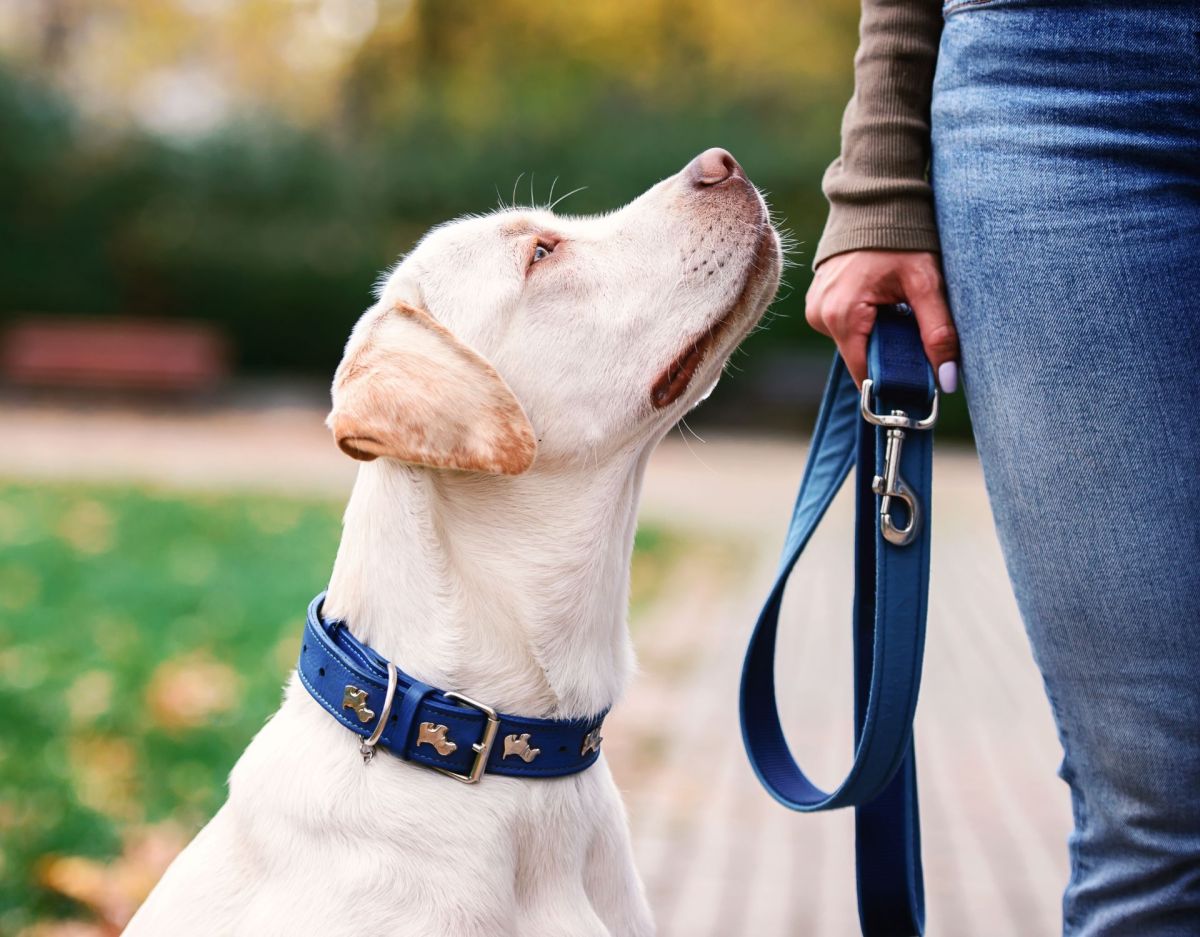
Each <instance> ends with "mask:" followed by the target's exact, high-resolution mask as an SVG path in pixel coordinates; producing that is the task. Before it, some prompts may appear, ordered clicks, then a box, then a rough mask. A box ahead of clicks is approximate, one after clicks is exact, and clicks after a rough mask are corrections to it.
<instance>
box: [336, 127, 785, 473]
mask: <svg viewBox="0 0 1200 937" xmlns="http://www.w3.org/2000/svg"><path fill="white" fill-rule="evenodd" d="M780 265H781V258H780V250H779V239H778V236H777V235H776V233H775V231H774V229H773V228H772V227H771V224H770V221H769V218H768V214H767V207H766V204H765V203H764V201H763V199H762V197H761V196H760V195H759V193H758V191H757V190H756V189H755V188H754V186H753V185H751V183H750V182H749V181H748V180H747V178H746V176H745V174H744V173H743V172H742V169H741V167H740V166H739V165H738V164H737V162H736V161H734V159H733V157H732V156H730V155H729V154H728V153H726V152H725V151H724V150H718V149H714V150H708V151H707V152H705V153H702V154H701V155H700V156H698V157H696V158H695V159H694V160H692V161H691V162H690V163H689V164H688V165H687V166H686V167H684V169H683V170H682V171H681V172H679V173H677V174H676V175H674V176H671V177H670V178H669V179H665V180H663V181H662V182H660V183H659V184H658V185H656V186H654V187H653V188H652V189H650V190H649V191H648V192H646V193H645V194H644V195H642V196H641V197H639V198H638V199H636V200H635V201H633V202H631V203H630V204H629V205H627V206H625V207H624V208H622V209H621V210H619V211H616V212H612V213H610V214H607V215H599V216H595V217H586V218H585V217H560V216H557V215H555V214H553V213H552V212H550V211H548V210H542V209H512V210H504V211H498V212H495V213H493V214H490V215H485V216H482V217H468V218H463V219H459V220H457V221H453V222H450V223H449V224H445V225H442V226H441V227H438V228H435V229H434V230H432V231H431V232H429V234H427V235H426V236H425V238H424V239H423V240H422V241H421V242H420V243H419V244H418V245H417V247H416V248H415V249H414V250H413V251H412V252H411V253H410V254H409V255H408V256H407V257H405V258H404V260H403V261H402V262H401V263H400V264H399V265H398V266H397V267H396V268H395V270H393V271H392V273H391V275H390V276H389V277H388V278H387V280H386V283H385V284H384V285H383V287H382V290H381V292H380V298H379V302H378V303H376V305H375V306H374V307H372V308H371V309H370V310H368V311H367V313H366V314H365V315H363V317H362V318H361V319H360V320H359V322H358V324H357V325H356V326H355V328H354V331H353V333H352V334H351V336H350V341H349V342H348V344H347V346H346V353H345V357H344V358H343V359H342V363H341V365H340V366H339V367H338V370H337V374H336V375H335V377H334V383H333V410H332V412H331V413H330V415H329V420H328V423H329V426H330V428H331V429H332V430H333V433H334V436H335V437H336V439H337V442H338V445H339V446H341V448H342V449H343V450H344V451H345V452H347V453H348V454H349V455H352V456H354V457H355V458H357V459H364V460H370V459H374V458H376V457H379V456H386V457H390V458H394V459H398V460H401V461H404V462H411V463H416V464H420V465H426V466H432V467H436V468H450V469H462V470H468V471H479V472H489V473H496V474H506V475H514V474H519V473H521V472H524V471H525V470H526V469H528V468H529V467H530V466H531V465H532V464H533V461H534V457H535V455H536V456H537V458H538V460H539V464H543V463H545V464H562V463H563V462H570V461H578V462H585V461H586V462H589V463H590V462H593V461H595V460H596V459H597V458H600V457H602V456H603V455H605V454H607V453H608V452H612V451H617V450H618V449H620V448H623V447H628V446H630V445H634V444H637V443H639V442H641V441H644V440H646V439H650V438H653V436H654V435H655V433H656V432H661V431H663V430H664V429H665V428H666V427H668V426H670V425H671V424H673V423H674V422H675V421H676V420H678V419H679V417H680V416H681V415H682V414H683V413H684V412H686V410H687V409H688V408H690V407H691V406H693V405H694V404H695V403H696V402H697V401H698V400H699V399H701V397H702V396H703V395H705V393H706V392H707V391H709V390H711V389H712V386H713V385H714V384H715V383H716V381H717V379H718V377H719V376H720V374H721V369H722V367H723V366H724V363H725V361H726V359H727V358H728V357H729V355H730V353H731V352H732V351H733V349H734V348H735V347H736V345H737V344H738V342H740V341H741V340H742V338H744V337H745V335H746V334H747V332H749V330H750V329H751V328H752V327H753V325H754V324H755V323H756V322H757V321H758V319H759V318H760V317H761V315H762V313H763V311H764V310H765V308H766V306H767V305H768V303H769V302H770V301H771V298H772V297H773V296H774V294H775V289H776V287H777V285H778V281H779V271H780Z"/></svg>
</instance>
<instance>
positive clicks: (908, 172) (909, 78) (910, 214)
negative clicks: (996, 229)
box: [814, 0, 942, 266]
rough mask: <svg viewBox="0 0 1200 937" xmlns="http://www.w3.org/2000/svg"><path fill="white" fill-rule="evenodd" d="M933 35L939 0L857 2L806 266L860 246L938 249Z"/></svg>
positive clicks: (937, 26)
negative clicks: (845, 82)
mask: <svg viewBox="0 0 1200 937" xmlns="http://www.w3.org/2000/svg"><path fill="white" fill-rule="evenodd" d="M941 30H942V12H941V2H940V0H863V8H862V21H861V25H860V29H859V32H860V42H859V49H858V53H857V54H856V55H855V57H854V96H853V97H852V98H851V99H850V103H849V104H848V105H847V107H846V112H845V116H844V117H843V119H842V150H841V155H840V156H839V157H838V158H837V159H836V160H835V161H834V162H833V164H832V165H831V166H830V167H829V169H828V170H827V171H826V173H825V178H824V181H823V183H822V188H823V190H824V192H825V196H826V197H827V198H828V199H829V205H830V212H829V220H828V222H827V223H826V226H825V233H824V234H823V235H822V237H821V241H820V243H819V244H818V246H817V252H816V256H815V258H814V266H815V265H817V264H820V263H821V262H822V261H823V260H826V259H827V258H829V257H831V256H833V255H834V254H840V253H844V252H846V251H851V250H861V249H865V248H874V249H893V250H921V251H936V250H938V247H939V245H938V236H937V225H936V224H935V222H934V214H933V196H932V191H931V189H930V186H929V182H928V178H927V175H928V174H927V169H928V165H929V102H930V98H931V96H932V89H933V73H934V67H935V65H936V62H937V47H938V41H939V39H940V37H941Z"/></svg>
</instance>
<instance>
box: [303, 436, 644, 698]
mask: <svg viewBox="0 0 1200 937" xmlns="http://www.w3.org/2000/svg"><path fill="white" fill-rule="evenodd" d="M651 448H652V447H649V446H648V447H646V448H645V449H644V450H642V451H639V452H627V453H625V454H623V455H621V456H618V457H614V458H612V459H610V460H608V461H607V462H603V463H601V464H600V465H589V466H588V467H587V469H586V470H584V469H583V468H580V469H578V470H554V471H546V470H539V469H538V467H537V466H535V467H534V468H533V469H532V470H531V471H530V472H528V473H527V474H525V475H522V476H519V477H516V478H501V477H493V476H479V475H468V474H463V473H453V472H439V471H435V470H429V469H422V468H415V467H412V466H406V465H402V464H399V463H396V462H393V461H391V460H387V459H380V460H379V461H377V462H372V463H369V464H367V465H364V466H363V467H362V468H361V469H360V470H359V475H358V481H357V482H356V484H355V486H354V493H353V495H352V496H351V499H350V504H349V506H348V507H347V509H346V515H345V523H344V531H343V535H342V542H341V546H340V548H339V550H338V556H337V560H336V562H335V563H334V568H333V574H332V576H331V578H330V584H329V597H328V599H327V600H326V614H327V615H329V616H332V617H336V618H341V619H344V620H345V621H347V622H348V623H349V625H350V628H351V630H352V631H353V632H354V634H355V635H356V636H357V637H359V638H360V639H361V640H363V641H364V642H366V643H367V644H369V645H370V646H372V647H373V648H375V649H376V650H377V651H378V652H379V653H380V654H383V655H384V656H385V657H387V658H388V659H390V660H392V661H394V662H395V664H396V665H397V667H399V668H400V669H401V670H403V671H405V672H407V673H408V674H410V675H412V676H414V677H416V678H418V679H420V680H423V681H424V682H426V683H430V684H432V685H434V686H437V687H440V688H442V689H447V690H457V691H459V692H461V693H464V694H466V695H467V696H471V697H473V698H475V699H478V700H480V701H481V702H484V703H487V704H488V705H491V706H493V707H495V708H496V709H499V710H501V711H506V712H510V713H514V714H518V715H526V716H539V717H556V718H568V717H580V716H588V715H592V714H595V713H597V712H599V711H601V710H603V709H605V708H607V707H609V706H611V705H612V703H613V702H614V700H615V699H616V697H617V696H618V695H619V693H620V691H621V689H622V687H623V685H624V683H625V680H626V678H627V677H628V675H629V672H630V670H631V669H632V663H633V654H632V649H631V645H630V642H629V635H628V629H627V626H626V613H627V607H628V596H629V568H630V560H631V555H632V551H633V539H634V532H635V527H636V510H637V501H638V495H639V493H640V489H641V481H642V474H643V470H644V468H645V463H646V460H647V457H648V455H649V452H650V449H651Z"/></svg>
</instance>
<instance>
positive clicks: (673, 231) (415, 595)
mask: <svg viewBox="0 0 1200 937" xmlns="http://www.w3.org/2000/svg"><path fill="white" fill-rule="evenodd" d="M539 236H541V237H548V238H550V239H557V240H558V244H557V246H556V247H555V249H554V252H553V253H552V254H551V255H550V256H549V257H547V258H546V259H544V260H541V261H539V262H537V263H535V264H532V265H531V264H530V263H529V258H530V256H531V254H532V250H533V245H534V244H535V243H536V241H537V239H538V237H539ZM779 264H780V259H779V249H778V240H777V237H776V234H775V232H774V231H773V230H772V229H771V227H770V225H769V223H768V220H767V214H766V207H765V205H764V203H763V202H762V200H761V198H760V197H759V196H758V193H757V192H756V191H755V190H754V189H753V187H751V186H750V185H749V183H747V182H745V180H744V179H740V178H735V179H732V180H730V181H729V182H727V183H725V184H722V185H719V186H703V187H702V186H699V185H697V184H696V183H695V182H694V181H693V178H692V177H691V176H690V175H689V173H688V171H687V170H686V169H685V170H684V171H683V172H681V173H679V174H677V175H675V176H672V177H671V178H669V179H666V180H664V181H663V182H661V183H659V184H658V185H656V186H655V187H654V188H652V189H651V190H650V191H649V192H647V193H645V194H644V195H643V196H641V197H640V198H638V199H637V200H635V201H634V202H632V203H631V204H629V205H628V206H626V207H625V208H623V209H621V210H620V211H617V212H614V213H611V214H608V215H604V216H599V217H591V218H570V217H556V216H555V215H553V214H551V213H550V212H549V211H544V210H523V209H521V210H518V209H513V210H504V211H500V212H497V213H495V214H491V215H487V216H484V217H471V218H466V219H462V220H459V221H455V222H452V223H450V224H447V225H444V226H441V227H439V228H436V229H435V230H433V231H432V232H430V233H429V234H428V235H427V236H426V237H425V238H424V239H423V240H422V241H421V243H420V244H419V245H418V246H417V247H416V248H415V249H414V250H413V251H412V253H410V254H409V255H408V256H407V257H406V258H405V259H404V260H403V261H402V262H401V263H400V264H399V265H398V266H397V267H396V268H395V269H394V271H393V272H392V273H391V275H390V276H389V277H388V278H387V280H386V282H385V283H384V285H383V286H382V289H381V292H380V297H379V302H378V303H377V305H376V306H375V307H373V309H372V310H370V311H368V313H367V314H366V316H364V322H366V321H367V320H368V319H369V318H372V317H374V318H376V319H377V318H379V317H381V316H384V315H387V314H388V313H387V310H388V309H390V308H392V307H393V306H394V305H395V304H396V303H405V304H408V305H410V306H412V307H416V308H417V309H419V310H425V311H427V312H428V313H429V314H430V315H431V316H432V317H433V319H435V320H436V321H437V322H438V323H440V324H441V325H442V326H444V327H445V329H447V330H448V334H449V335H451V336H453V337H454V338H455V339H457V340H458V341H460V342H461V343H462V344H463V345H465V346H467V347H468V348H470V349H473V350H474V351H475V352H477V353H478V355H479V356H481V357H482V359H484V360H485V361H486V362H490V364H491V365H492V366H494V368H495V372H497V373H498V374H499V375H500V376H501V377H502V378H503V382H506V384H507V386H508V387H510V388H511V390H512V394H513V395H515V397H516V399H517V401H519V403H520V408H521V409H523V411H524V414H525V415H527V417H528V421H529V424H530V425H531V426H532V428H533V432H534V435H535V436H536V439H537V451H536V458H535V459H534V461H533V465H532V467H530V468H529V469H528V470H527V471H524V472H523V473H521V474H516V475H498V474H488V473H485V472H463V471H449V470H444V469H437V468H430V467H427V466H421V465H415V464H411V463H405V462H400V461H397V460H396V459H394V458H387V457H384V458H379V459H378V460H377V461H371V462H367V463H365V464H364V465H363V466H362V468H361V469H360V471H359V476H358V481H357V483H356V484H355V487H354V492H353V495H352V497H351V500H350V504H349V507H348V508H347V510H346V515H345V529H344V534H343V538H342V542H341V546H340V549H339V550H338V555H337V560H336V562H335V565H334V569H333V574H332V577H331V580H330V584H329V598H328V600H327V605H326V610H327V612H328V613H329V614H331V615H333V616H336V617H340V618H344V619H346V620H347V621H348V622H349V623H350V625H351V627H352V629H353V630H354V632H355V634H356V635H357V636H358V637H359V638H361V639H362V640H363V641H365V642H367V643H369V644H370V645H371V646H373V647H374V648H376V649H377V650H378V651H379V652H380V653H382V654H384V655H386V656H387V657H388V658H390V659H392V660H394V661H396V662H397V664H398V665H399V666H400V668H401V669H402V670H405V671H407V672H408V673H410V674H412V675H414V676H416V677H418V678H419V679H421V680H423V681H426V682H428V683H431V684H433V685H435V686H439V687H442V688H445V689H454V690H459V691H461V692H463V693H466V694H467V695H469V696H472V697H474V698H476V699H480V700H484V701H486V702H487V703H489V704H491V705H493V706H495V707H496V708H497V709H500V710H502V711H506V712H510V713H514V714H519V715H528V716H541V717H578V716H586V715H591V714H594V713H596V712H598V711H600V710H603V709H605V708H607V707H609V706H611V705H612V704H613V703H614V701H615V700H616V699H617V698H618V697H619V695H620V693H621V690H622V688H623V686H624V685H625V683H626V681H627V680H628V678H629V676H630V672H631V670H632V668H633V654H632V650H631V645H630V641H629V636H628V632H627V628H626V608H627V604H628V603H627V599H628V578H629V563H630V556H631V552H632V548H633V535H634V529H635V526H636V509H637V501H638V494H639V489H640V486H641V479H642V472H643V469H644V468H645V465H646V461H647V459H648V458H649V455H650V452H651V450H652V449H653V447H654V445H655V444H656V443H657V442H658V440H659V439H661V438H662V436H663V435H664V433H665V432H666V431H667V430H668V429H669V428H670V427H671V426H672V425H673V424H674V423H675V422H676V421H677V420H678V419H679V417H680V416H681V415H682V414H683V413H684V412H685V411H686V410H687V409H688V408H689V407H691V406H693V405H694V404H695V402H696V401H697V400H699V399H700V398H701V397H702V396H703V395H704V394H706V393H707V392H708V391H709V390H711V388H712V385H713V384H715V382H716V380H717V378H718V377H719V375H720V372H721V368H722V366H723V364H724V362H725V360H726V358H727V357H728V355H729V353H730V352H731V351H732V349H733V348H734V346H735V345H736V344H737V343H738V342H739V341H740V340H741V339H742V338H743V337H744V336H745V334H746V333H747V332H748V331H749V330H750V328H751V327H752V326H753V325H754V323H755V322H757V320H758V319H759V317H760V316H761V314H762V312H763V310H764V308H765V306H766V305H767V303H768V302H769V301H770V298H771V297H772V296H773V294H774V290H775V287H776V285H777V281H778V274H779ZM710 269H711V270H713V271H714V272H713V273H712V274H711V275H710V274H709V270H710ZM731 309H732V310H733V312H732V317H731V318H730V320H729V322H730V324H729V326H728V327H727V328H726V329H725V330H724V331H723V332H722V333H720V334H721V338H720V340H719V341H718V342H717V343H716V345H715V346H714V347H712V348H710V349H709V350H708V352H707V354H706V356H705V358H704V359H703V361H702V363H701V365H700V367H699V369H698V371H697V373H696V374H695V376H694V377H693V379H692V380H691V382H690V384H689V386H688V388H687V390H686V392H685V393H684V394H683V395H682V396H681V397H680V398H679V399H677V400H675V401H674V402H673V403H671V404H670V405H668V406H666V407H664V408H662V409H656V408H655V407H654V406H652V404H651V399H650V397H651V395H650V388H651V386H652V384H653V383H654V381H655V380H656V378H657V377H658V375H659V374H660V373H661V372H662V371H663V370H664V368H666V366H667V365H668V363H669V362H671V361H672V360H673V359H675V358H676V356H677V355H679V353H680V351H681V350H682V349H684V348H686V347H688V346H689V345H690V344H691V343H692V341H693V340H694V339H695V338H696V337H697V336H698V335H700V334H702V333H703V332H704V331H705V330H706V329H708V328H710V327H711V326H712V325H713V324H714V323H715V322H717V321H718V320H719V319H721V318H722V317H723V316H725V315H726V313H727V312H729V311H730V310H731ZM360 328H366V326H361V327H360ZM356 334H359V332H358V330H356ZM351 344H352V346H353V344H354V343H353V342H352V343H351ZM381 360H384V361H386V360H389V359H388V358H387V356H386V355H385V356H384V357H383V358H382V359H381ZM436 392H438V393H452V392H453V385H452V384H448V385H447V386H446V387H440V388H438V389H437V391H436ZM335 396H336V394H335ZM517 412H519V411H517ZM335 413H336V409H335ZM376 454H378V453H376ZM358 741H359V740H358V738H357V736H355V735H353V734H352V733H350V732H348V731H347V730H346V729H344V728H343V727H342V726H340V725H339V724H338V723H337V722H336V721H335V720H334V719H332V718H331V717H330V716H329V715H328V714H327V713H326V712H325V711H324V710H322V709H321V708H320V706H318V705H317V704H316V703H315V702H314V701H313V700H312V699H311V698H310V697H309V695H308V693H307V692H306V691H305V690H304V688H303V687H301V686H300V685H299V683H298V682H297V681H296V679H295V677H294V676H293V678H292V680H291V681H290V682H289V684H288V686H287V689H286V693H285V699H284V702H283V705H282V707H281V708H280V710H279V711H278V712H277V713H276V714H275V715H274V716H273V717H272V718H271V719H270V721H269V722H268V723H267V725H266V726H265V727H264V728H263V729H262V731H261V732H259V733H258V735H257V736H256V737H255V739H254V740H253V742H252V743H251V744H250V746H249V748H247V750H246V752H245V753H244V754H243V756H242V758H241V759H240V760H239V761H238V763H237V765H236V766H235V767H234V769H233V772H232V775H231V777H230V791H229V799H228V801H227V803H226V804H225V805H224V806H223V807H222V808H221V810H220V811H219V812H218V813H217V815H216V816H215V817H214V818H213V819H212V821H211V822H210V823H209V824H208V825H207V826H206V827H205V828H204V830H203V831H201V833H200V834H199V835H198V836H197V837H196V839H195V840H194V841H193V842H192V843H191V845H190V846H189V847H188V848H187V849H186V850H185V851H184V852H183V853H182V854H181V855H180V856H179V858H178V859H176V861H175V862H174V864H173V865H172V866H171V868H170V869H169V870H168V872H167V874H166V875H165V876H164V878H163V880H162V881H161V882H160V884H159V885H158V887H157V888H156V890H155V891H154V893H153V894H152V895H151V896H150V898H149V899H148V900H147V902H146V904H145V905H144V906H143V908H142V909H141V911H139V913H138V915H137V916H136V917H135V919H134V921H133V923H132V924H130V926H129V929H128V930H127V931H126V933H127V934H129V935H130V937H143V935H168V937H191V935H197V937H199V935H203V937H212V935H246V937H270V935H297V934H313V935H322V937H337V935H346V937H363V935H367V934H397V935H405V937H423V935H429V937H447V935H450V937H468V935H487V937H498V935H514V937H515V935H553V937H576V935H578V937H583V935H597V937H599V935H639V937H640V935H646V934H650V933H652V932H653V925H652V922H651V919H650V914H649V910H648V908H647V905H646V901H645V898H644V895H643V892H642V888H641V884H640V882H639V879H638V876H637V873H636V871H635V870H634V867H633V863H632V859H631V850H630V844H629V837H628V832H627V824H626V820H625V816H624V810H623V807H622V804H621V801H620V798H619V795H618V792H617V789H616V787H615V785H614V783H613V780H612V777H611V775H610V773H609V769H608V765H607V764H606V762H605V760H604V758H601V759H600V761H599V762H598V763H597V764H596V765H595V766H593V767H592V768H590V769H589V770H587V771H585V772H583V773H581V774H577V775H574V776H571V777H567V778H561V779H555V780H525V779H516V778H507V777H500V776H488V775H485V776H484V778H483V779H482V781H481V783H479V784H478V785H475V786H467V785H463V784H459V783H457V782H455V781H453V780H451V779H449V778H446V777H444V776H442V775H440V774H437V773H435V772H433V771H430V770H428V769H425V768H422V767H418V766H415V765H412V764H409V763H407V762H404V761H402V760H401V759H399V758H396V757H394V756H392V755H391V754H388V753H382V754H380V755H379V756H378V757H376V758H375V760H374V762H373V763H372V764H370V765H367V766H364V765H363V763H362V760H361V758H360V757H359V754H358Z"/></svg>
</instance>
